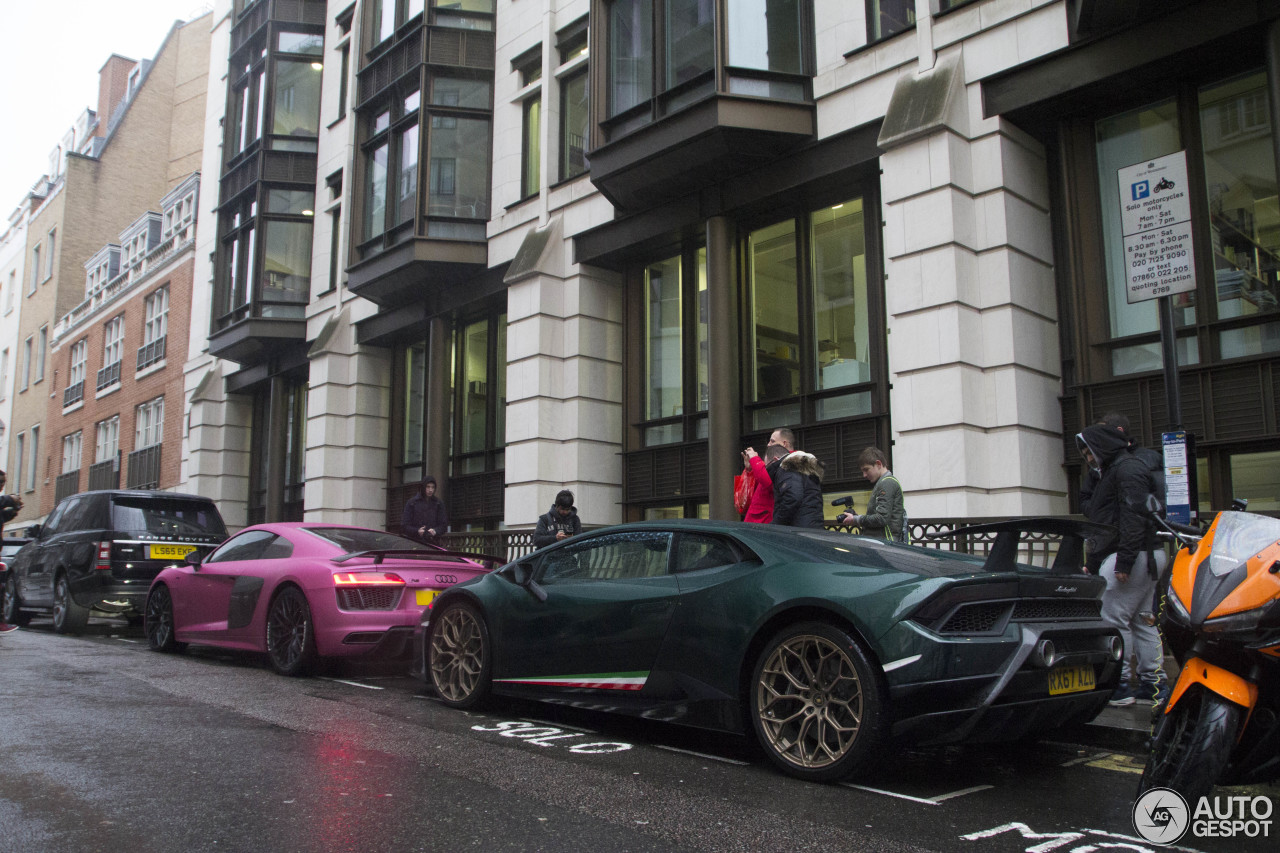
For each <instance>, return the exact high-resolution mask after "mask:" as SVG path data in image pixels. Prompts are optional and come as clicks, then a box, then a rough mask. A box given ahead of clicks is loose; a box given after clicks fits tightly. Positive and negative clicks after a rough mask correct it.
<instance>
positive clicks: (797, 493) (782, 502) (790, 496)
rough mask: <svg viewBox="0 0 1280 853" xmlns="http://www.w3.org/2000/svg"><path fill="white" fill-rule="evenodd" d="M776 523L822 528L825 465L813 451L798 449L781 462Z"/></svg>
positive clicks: (775, 485)
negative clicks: (823, 472)
mask: <svg viewBox="0 0 1280 853" xmlns="http://www.w3.org/2000/svg"><path fill="white" fill-rule="evenodd" d="M772 523H773V524H785V525H788V526H791V527H811V528H815V529H817V530H821V529H822V465H821V464H820V463H819V462H818V459H817V457H815V456H814V455H813V454H812V453H805V452H804V451H803V450H796V451H793V452H791V453H788V454H787V455H786V456H784V457H782V460H781V461H780V462H779V463H778V473H777V476H776V477H774V479H773V522H772Z"/></svg>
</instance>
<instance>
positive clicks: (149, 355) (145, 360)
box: [138, 335, 168, 370]
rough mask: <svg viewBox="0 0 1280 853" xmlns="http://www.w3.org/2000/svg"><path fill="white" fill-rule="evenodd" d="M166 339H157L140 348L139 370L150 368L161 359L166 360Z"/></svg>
mask: <svg viewBox="0 0 1280 853" xmlns="http://www.w3.org/2000/svg"><path fill="white" fill-rule="evenodd" d="M167 338H168V336H167V335H166V336H165V337H161V338H156V339H155V340H154V341H152V342H151V343H149V344H143V345H142V346H140V347H138V369H139V370H141V369H142V368H144V367H150V366H151V365H153V364H155V363H156V362H157V361H159V360H160V359H162V358H164V348H165V340H166V339H167Z"/></svg>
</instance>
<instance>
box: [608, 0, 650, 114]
mask: <svg viewBox="0 0 1280 853" xmlns="http://www.w3.org/2000/svg"><path fill="white" fill-rule="evenodd" d="M608 87H609V88H608V92H609V102H608V110H609V115H611V116H614V115H618V114H619V113H622V112H626V111H627V110H629V109H631V108H632V107H634V106H636V105H637V104H642V103H644V102H645V101H647V100H649V99H650V98H652V97H653V0H613V2H612V3H610V4H609V84H608Z"/></svg>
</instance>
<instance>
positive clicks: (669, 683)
mask: <svg viewBox="0 0 1280 853" xmlns="http://www.w3.org/2000/svg"><path fill="white" fill-rule="evenodd" d="M966 530H967V531H969V532H971V533H974V532H977V531H987V532H988V533H990V532H995V533H996V534H997V538H996V542H995V545H994V546H993V547H992V548H991V553H990V556H988V557H987V558H986V559H985V560H984V559H980V558H976V557H971V556H966V555H963V554H958V553H954V552H951V551H944V550H938V549H934V548H924V547H917V546H911V545H900V544H895V543H891V542H885V541H883V540H880V539H873V538H869V537H862V536H851V535H848V534H844V533H830V532H825V531H818V530H801V529H798V528H787V527H775V526H771V525H767V524H743V523H740V522H708V521H693V520H687V521H663V522H655V523H648V522H645V523H634V524H626V525H622V526H618V527H609V528H604V529H601V530H596V531H592V532H590V533H585V534H582V535H580V536H577V537H574V538H573V539H568V540H565V541H564V542H561V543H558V544H556V545H552V546H549V547H547V548H543V549H542V550H540V551H536V552H534V553H533V554H531V555H529V556H528V557H524V558H522V559H520V560H518V561H516V562H513V563H510V564H508V565H506V566H503V567H502V568H501V569H498V570H497V571H495V572H493V573H491V574H488V575H485V576H483V577H479V578H476V579H474V580H471V581H467V582H464V583H461V584H458V585H456V586H453V587H450V588H449V589H447V590H445V591H444V592H443V593H442V594H441V595H440V597H439V598H437V599H436V600H435V602H434V604H433V605H432V607H431V608H430V610H428V611H427V612H426V614H425V615H424V619H423V626H422V627H423V630H422V632H421V647H420V652H421V657H420V660H419V664H420V668H419V675H420V676H421V677H422V678H423V679H424V680H425V681H426V682H427V683H428V684H429V685H431V686H433V687H434V688H435V690H436V691H437V692H438V694H439V696H440V699H441V700H442V701H443V702H444V703H445V704H447V705H450V706H453V707H456V708H471V707H475V706H477V705H479V704H480V703H482V702H484V701H485V700H487V699H489V698H490V697H492V696H495V695H505V696H519V697H523V698H529V699H537V700H542V701H546V702H555V703H564V704H573V705H575V706H577V707H587V708H592V707H598V708H599V709H600V710H607V711H612V712H619V713H626V714H634V715H644V716H645V717H647V718H650V719H660V720H665V721H669V722H672V723H677V724H681V725H688V726H698V727H702V728H708V729H716V730H721V731H729V732H739V733H745V732H748V731H750V732H754V734H755V737H756V738H757V739H758V740H759V742H760V744H761V746H762V747H763V749H764V752H765V753H766V754H767V755H768V757H769V758H770V760H772V761H773V763H774V764H776V765H777V766H778V767H779V768H781V769H782V770H783V771H784V772H786V773H789V774H790V775H792V776H796V777H799V778H801V779H808V780H813V781H831V780H835V779H840V778H843V777H845V776H848V775H849V774H852V773H855V772H856V771H857V770H858V769H859V768H860V767H864V766H867V765H868V764H869V763H875V761H876V756H877V753H878V752H880V751H881V750H884V749H885V748H886V747H887V745H888V744H890V743H891V742H894V741H910V742H913V743H919V744H940V743H957V742H961V741H969V742H973V741H983V740H1008V739H1015V738H1022V737H1026V736H1030V735H1034V734H1035V733H1037V732H1042V731H1045V730H1047V729H1051V728H1054V727H1057V726H1060V725H1063V724H1066V723H1070V722H1077V721H1085V720H1088V719H1091V718H1092V717H1093V716H1094V715H1095V714H1097V713H1098V712H1099V711H1100V710H1101V709H1102V708H1103V707H1104V706H1105V705H1106V704H1107V700H1108V698H1109V696H1110V694H1111V691H1112V689H1113V688H1114V687H1115V685H1116V683H1117V681H1118V679H1119V672H1120V664H1119V659H1120V656H1121V653H1122V646H1121V641H1120V636H1119V634H1118V633H1117V632H1116V630H1115V629H1114V628H1112V627H1110V626H1109V625H1107V624H1106V623H1105V622H1103V621H1102V618H1101V616H1100V608H1101V596H1102V591H1103V588H1104V582H1103V581H1102V580H1101V579H1100V578H1097V577H1093V576H1090V575H1085V574H1082V573H1081V572H1080V569H1079V566H1080V554H1081V547H1080V543H1081V541H1082V537H1084V536H1086V535H1092V534H1095V533H1097V532H1099V530H1100V528H1098V526H1097V525H1089V524H1085V523H1082V522H1070V521H1063V520H1054V519H1030V520H1022V521H1012V522H1002V523H998V524H991V525H983V526H981V527H970V528H967V529H966ZM1031 530H1039V531H1041V532H1049V533H1056V534H1060V535H1061V544H1060V546H1059V548H1058V553H1057V560H1056V561H1055V563H1054V565H1053V566H1052V567H1049V568H1033V567H1031V566H1028V565H1023V564H1020V563H1017V562H1015V559H1016V555H1017V543H1018V536H1019V534H1020V533H1023V532H1027V531H1031ZM1106 530H1109V528H1106ZM960 532H964V531H956V532H955V533H960Z"/></svg>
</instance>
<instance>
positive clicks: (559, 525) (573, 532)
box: [533, 489, 582, 548]
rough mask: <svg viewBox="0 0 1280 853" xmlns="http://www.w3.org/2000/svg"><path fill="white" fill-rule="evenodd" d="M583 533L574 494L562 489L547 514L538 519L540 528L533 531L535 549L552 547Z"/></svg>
mask: <svg viewBox="0 0 1280 853" xmlns="http://www.w3.org/2000/svg"><path fill="white" fill-rule="evenodd" d="M581 532H582V521H581V519H579V518H578V508H577V507H576V506H574V505H573V492H571V491H569V490H568V489H561V490H560V493H559V494H557V495H556V502H555V503H553V504H552V505H551V509H550V510H549V511H548V512H547V514H546V515H543V516H539V517H538V526H537V528H536V529H535V530H534V531H533V547H535V548H541V547H542V546H543V545H551V544H552V543H555V542H559V541H560V540H561V539H568V538H569V537H570V536H577V535H578V534H579V533H581Z"/></svg>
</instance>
